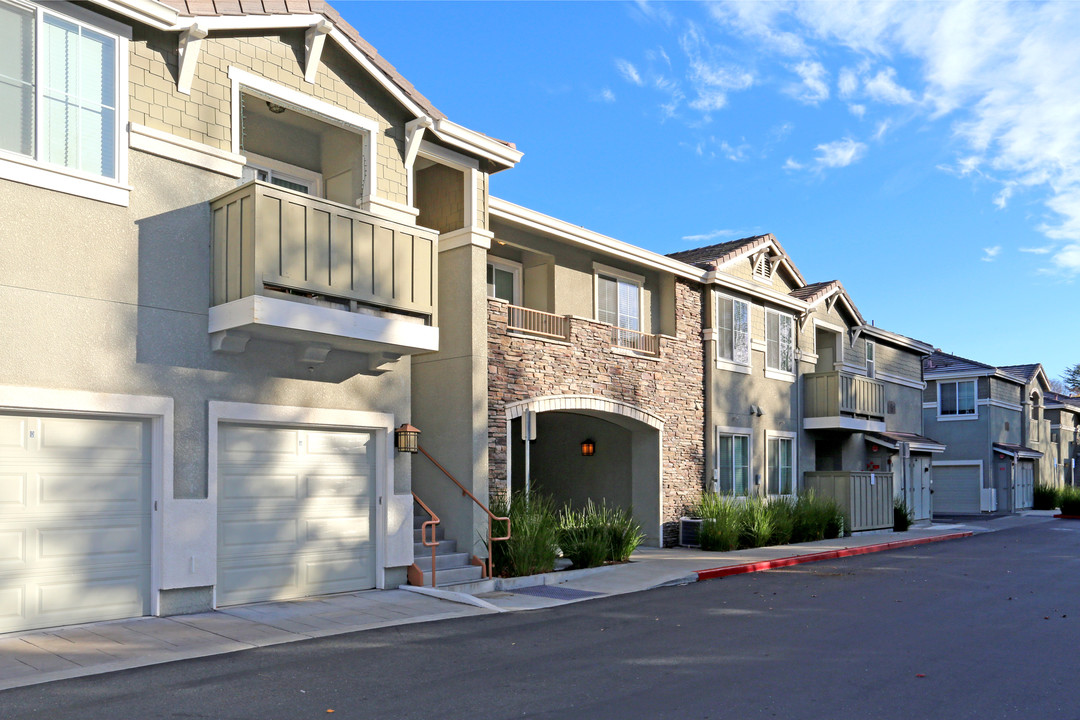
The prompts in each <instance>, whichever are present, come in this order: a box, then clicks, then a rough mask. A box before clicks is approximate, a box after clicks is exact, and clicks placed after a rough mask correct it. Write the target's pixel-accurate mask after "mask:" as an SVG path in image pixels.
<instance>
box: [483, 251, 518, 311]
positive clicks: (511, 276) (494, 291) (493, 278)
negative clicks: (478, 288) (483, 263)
mask: <svg viewBox="0 0 1080 720" xmlns="http://www.w3.org/2000/svg"><path fill="white" fill-rule="evenodd" d="M487 289H488V297H493V298H499V299H500V300H505V301H506V302H508V303H510V304H511V305H520V304H521V265H519V264H518V263H515V262H513V261H511V260H503V259H502V258H493V257H489V258H488V263H487Z"/></svg>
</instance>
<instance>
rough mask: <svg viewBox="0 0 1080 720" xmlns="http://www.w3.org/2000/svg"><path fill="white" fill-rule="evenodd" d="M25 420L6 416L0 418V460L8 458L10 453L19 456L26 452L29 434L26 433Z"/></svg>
mask: <svg viewBox="0 0 1080 720" xmlns="http://www.w3.org/2000/svg"><path fill="white" fill-rule="evenodd" d="M27 422H28V420H27V418H24V417H17V416H12V415H7V416H4V417H0V459H3V458H4V457H8V458H9V459H10V455H9V453H10V452H11V451H13V450H14V451H18V452H19V453H20V454H21V453H22V452H25V451H26V449H27V448H26V446H27V441H28V440H29V438H30V433H29V432H28V431H27V427H26V423H27Z"/></svg>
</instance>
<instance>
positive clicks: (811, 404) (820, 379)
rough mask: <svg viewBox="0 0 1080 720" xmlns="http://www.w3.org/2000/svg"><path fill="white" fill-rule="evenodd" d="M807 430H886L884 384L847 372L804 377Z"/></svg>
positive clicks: (815, 374) (804, 411)
mask: <svg viewBox="0 0 1080 720" xmlns="http://www.w3.org/2000/svg"><path fill="white" fill-rule="evenodd" d="M803 418H805V420H804V421H803V427H805V428H806V429H807V430H851V431H856V432H858V431H869V432H884V431H885V384H884V383H881V382H879V381H877V380H871V379H870V378H867V377H863V376H862V375H855V374H853V373H848V372H824V373H809V374H806V375H803Z"/></svg>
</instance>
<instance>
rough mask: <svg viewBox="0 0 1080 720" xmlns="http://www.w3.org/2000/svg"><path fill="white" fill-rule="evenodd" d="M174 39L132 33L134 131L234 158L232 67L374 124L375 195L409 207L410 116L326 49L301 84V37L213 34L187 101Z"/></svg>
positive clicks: (340, 54) (332, 48)
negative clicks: (169, 137)
mask: <svg viewBox="0 0 1080 720" xmlns="http://www.w3.org/2000/svg"><path fill="white" fill-rule="evenodd" d="M177 57H178V53H177V36H176V34H175V33H165V32H158V31H155V30H152V29H150V28H146V27H141V26H140V27H135V28H134V31H133V38H132V42H131V44H130V60H131V70H130V76H129V84H130V90H131V92H130V113H129V119H130V121H131V122H132V123H136V124H140V125H145V126H147V127H150V128H153V129H155V130H161V131H164V132H167V133H171V134H173V135H177V136H179V137H182V138H186V139H189V140H194V141H196V142H200V143H205V144H207V145H210V146H211V147H215V148H218V149H220V150H226V151H231V150H232V114H233V107H232V81H231V80H230V79H229V76H228V72H229V67H237V68H240V69H243V70H246V71H248V72H251V73H253V74H255V75H258V76H260V77H263V78H266V79H267V80H270V81H272V82H275V83H278V84H279V85H283V86H285V87H287V88H290V89H292V90H296V91H299V92H302V93H304V94H306V95H310V96H312V97H314V98H317V99H319V100H322V101H324V102H327V103H330V104H332V105H335V106H337V107H339V108H342V109H344V110H348V111H349V112H352V113H355V114H357V115H361V116H363V117H365V118H368V119H371V120H374V121H376V122H378V123H379V131H378V133H377V135H376V137H375V138H374V140H375V148H376V162H377V165H378V167H377V168H376V173H377V183H376V185H377V195H378V196H379V197H381V198H384V199H386V200H391V201H393V202H397V203H406V202H407V199H408V174H407V172H406V169H405V162H404V153H405V149H404V148H405V123H406V122H407V121H408V120H409V119H410V116H409V114H408V113H407V111H406V110H405V109H404V108H403V107H402V106H401V105H400V104H399V103H398V102H397V101H396V100H394V99H393V97H391V96H390V94H389V93H387V92H386V91H385V90H384V89H383V88H381V87H380V86H379V85H378V84H377V83H376V82H375V80H374V79H373V78H371V77H370V76H369V75H367V74H366V73H365V72H364V71H362V70H361V69H359V68H358V67H357V66H356V63H355V61H353V60H352V59H351V58H349V57H348V56H347V55H346V54H345V53H344V51H342V50H341V49H340V48H339V47H337V45H336V44H335V43H334V42H333V41H328V42H327V44H326V47H325V50H324V51H323V54H322V62H321V63H320V66H319V71H318V74H317V76H316V80H315V83H314V84H312V83H308V82H305V80H304V77H303V65H302V64H301V63H302V60H303V58H304V31H303V30H288V31H284V32H281V33H280V34H279V35H278V34H274V35H267V36H259V35H245V36H242V37H235V36H229V35H225V34H217V33H213V34H211V35H210V36H209V37H207V38H206V39H205V40H203V41H202V50H201V52H200V54H199V59H198V65H197V66H196V70H195V77H194V79H193V81H192V85H191V94H190V95H185V94H183V93H181V92H179V91H178V90H177V88H176V76H177V67H178V65H177Z"/></svg>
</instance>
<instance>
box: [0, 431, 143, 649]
mask: <svg viewBox="0 0 1080 720" xmlns="http://www.w3.org/2000/svg"><path fill="white" fill-rule="evenodd" d="M149 456H150V453H149V451H148V442H147V433H146V424H145V423H144V422H141V421H138V420H118V419H101V418H76V417H47V416H43V417H32V416H21V415H0V633H2V632H10V631H13V630H29V629H31V628H41V627H51V626H56V625H71V624H75V623H84V622H94V621H98V620H113V619H117V618H126V617H137V616H140V615H146V614H148V613H149V612H150V501H149V497H150V482H149V478H150V466H149ZM61 654H62V653H61Z"/></svg>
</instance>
